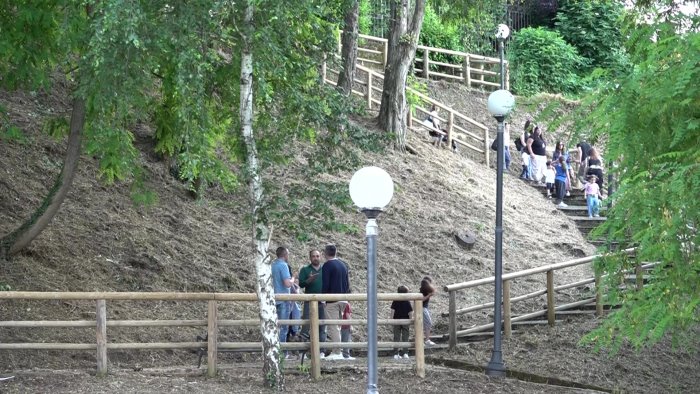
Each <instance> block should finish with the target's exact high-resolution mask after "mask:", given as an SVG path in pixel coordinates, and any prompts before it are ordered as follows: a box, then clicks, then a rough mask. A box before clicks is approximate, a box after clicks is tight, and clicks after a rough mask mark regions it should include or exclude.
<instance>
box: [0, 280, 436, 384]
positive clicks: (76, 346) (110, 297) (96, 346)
mask: <svg viewBox="0 0 700 394" xmlns="http://www.w3.org/2000/svg"><path fill="white" fill-rule="evenodd" d="M377 298H378V300H379V301H394V300H398V301H412V302H413V310H414V316H415V317H414V318H413V319H402V320H395V319H379V320H378V324H382V325H403V324H413V329H414V333H415V335H414V336H415V338H414V342H378V343H377V347H378V348H379V349H391V348H397V347H411V346H413V348H414V351H415V360H416V364H415V368H416V374H417V375H418V376H420V377H425V358H424V349H423V346H424V343H423V295H422V294H420V293H403V294H399V293H383V294H378V295H377ZM257 299H258V298H257V295H256V294H249V293H168V292H152V293H139V292H29V291H4V292H0V300H89V301H95V305H96V317H95V320H34V321H0V328H36V327H40V328H71V327H95V334H96V340H95V342H94V343H0V350H95V351H96V364H97V374H98V375H105V374H107V372H108V365H109V362H108V357H107V354H108V350H134V349H141V350H153V349H200V348H203V347H206V348H207V374H208V375H209V376H214V375H216V372H217V358H218V352H219V351H221V350H242V351H261V350H262V343H261V342H221V341H219V335H218V332H219V327H224V326H256V325H260V320H258V319H241V320H224V319H220V318H219V313H218V305H219V302H257ZM276 299H277V300H281V301H309V319H295V320H292V319H280V320H279V321H278V324H282V325H288V324H294V325H302V324H304V325H306V324H309V326H310V327H309V334H310V336H311V338H310V342H309V343H282V344H280V348H281V349H282V350H306V351H310V355H311V356H310V360H311V375H312V376H313V378H314V379H319V378H320V377H321V364H320V360H319V358H318V354H319V353H320V348H321V347H320V343H319V337H318V327H319V326H320V325H326V324H352V325H366V324H367V319H350V320H338V319H322V318H321V316H319V314H318V302H321V301H343V300H346V301H367V295H366V294H289V295H277V296H276ZM116 300H131V301H207V319H206V320H109V319H108V318H107V301H116ZM108 327H207V343H206V345H205V344H203V343H202V342H150V343H133V342H123V343H110V342H109V340H108V338H109V337H108V332H107V328H108ZM323 345H324V347H344V348H354V349H358V348H359V349H366V348H367V342H352V343H345V342H343V343H336V342H324V343H323Z"/></svg>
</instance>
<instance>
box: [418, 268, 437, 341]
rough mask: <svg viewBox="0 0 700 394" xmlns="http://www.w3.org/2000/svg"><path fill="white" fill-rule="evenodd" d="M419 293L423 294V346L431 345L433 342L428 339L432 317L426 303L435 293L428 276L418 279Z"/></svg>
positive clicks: (431, 326)
mask: <svg viewBox="0 0 700 394" xmlns="http://www.w3.org/2000/svg"><path fill="white" fill-rule="evenodd" d="M420 293H421V294H423V337H424V339H425V346H433V345H435V342H433V341H431V340H430V330H431V329H432V328H433V319H432V318H431V317H430V309H428V304H429V303H430V298H431V297H432V296H434V295H435V293H436V291H435V288H434V287H433V280H432V279H430V277H429V276H426V277H424V278H423V280H421V281H420Z"/></svg>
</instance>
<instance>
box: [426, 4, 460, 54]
mask: <svg viewBox="0 0 700 394" xmlns="http://www.w3.org/2000/svg"><path fill="white" fill-rule="evenodd" d="M418 43H419V44H420V45H425V46H428V47H435V48H443V49H450V50H453V51H462V50H463V46H462V43H461V40H460V32H459V28H458V27H457V25H455V24H451V23H444V22H442V21H441V20H440V17H439V16H438V15H437V14H436V13H435V11H434V10H433V9H432V8H431V7H430V5H429V4H426V6H425V16H424V17H423V26H422V27H421V30H420V37H419V38H418ZM418 55H420V56H422V54H421V53H420V52H419V53H418ZM430 60H435V61H438V62H443V63H456V62H457V63H458V62H460V60H459V59H457V58H455V57H454V56H451V55H445V54H442V53H432V54H431V55H430Z"/></svg>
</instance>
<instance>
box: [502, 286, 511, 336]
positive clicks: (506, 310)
mask: <svg viewBox="0 0 700 394" xmlns="http://www.w3.org/2000/svg"><path fill="white" fill-rule="evenodd" d="M512 328H513V327H512V323H511V320H510V280H509V279H508V280H504V281H503V333H504V334H505V337H506V338H510V336H511V334H512Z"/></svg>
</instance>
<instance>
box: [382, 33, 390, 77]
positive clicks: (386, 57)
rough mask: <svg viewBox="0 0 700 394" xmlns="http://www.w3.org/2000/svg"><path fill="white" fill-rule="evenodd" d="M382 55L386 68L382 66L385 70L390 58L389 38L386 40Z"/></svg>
mask: <svg viewBox="0 0 700 394" xmlns="http://www.w3.org/2000/svg"><path fill="white" fill-rule="evenodd" d="M382 56H383V58H384V59H383V61H384V68H382V70H385V69H386V64H387V62H388V60H389V40H386V41H384V49H383V50H382Z"/></svg>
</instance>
